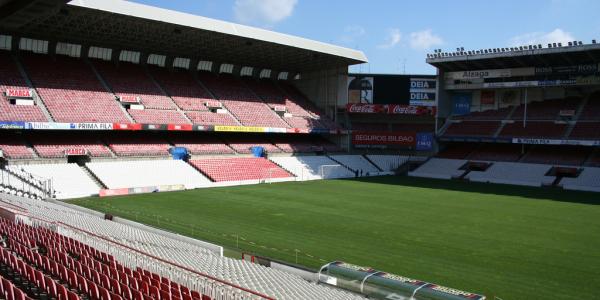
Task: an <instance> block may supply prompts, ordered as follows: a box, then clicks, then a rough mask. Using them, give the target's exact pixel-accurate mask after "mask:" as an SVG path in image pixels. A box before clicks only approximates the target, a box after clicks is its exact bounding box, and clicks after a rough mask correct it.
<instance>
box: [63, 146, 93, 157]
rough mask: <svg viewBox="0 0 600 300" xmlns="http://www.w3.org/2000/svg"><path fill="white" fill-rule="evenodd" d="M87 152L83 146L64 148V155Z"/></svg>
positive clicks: (78, 154)
mask: <svg viewBox="0 0 600 300" xmlns="http://www.w3.org/2000/svg"><path fill="white" fill-rule="evenodd" d="M87 154H88V152H87V150H86V149H83V148H71V149H66V150H65V156H81V155H87Z"/></svg>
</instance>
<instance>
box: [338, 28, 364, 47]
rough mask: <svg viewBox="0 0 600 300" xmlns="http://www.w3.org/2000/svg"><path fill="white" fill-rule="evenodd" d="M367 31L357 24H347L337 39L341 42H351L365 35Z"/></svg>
mask: <svg viewBox="0 0 600 300" xmlns="http://www.w3.org/2000/svg"><path fill="white" fill-rule="evenodd" d="M365 33H367V31H366V30H365V29H364V28H363V27H362V26H359V25H349V26H346V27H345V28H344V34H342V36H340V38H339V40H340V42H342V43H346V44H349V43H352V42H354V41H356V39H357V38H359V37H361V36H363V35H365Z"/></svg>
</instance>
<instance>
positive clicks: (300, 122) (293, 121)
mask: <svg viewBox="0 0 600 300" xmlns="http://www.w3.org/2000/svg"><path fill="white" fill-rule="evenodd" d="M284 120H285V121H286V122H287V123H288V124H289V125H290V126H291V127H293V128H300V129H313V128H327V127H325V125H322V123H321V122H319V120H317V119H314V118H310V117H285V118H284Z"/></svg>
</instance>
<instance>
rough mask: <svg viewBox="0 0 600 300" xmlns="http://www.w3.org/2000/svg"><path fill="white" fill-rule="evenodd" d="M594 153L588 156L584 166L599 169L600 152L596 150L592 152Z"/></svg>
mask: <svg viewBox="0 0 600 300" xmlns="http://www.w3.org/2000/svg"><path fill="white" fill-rule="evenodd" d="M593 151H594V152H593V153H592V154H591V155H590V157H589V158H588V160H587V161H586V162H585V165H586V166H590V167H600V151H599V150H598V148H596V149H595V150H593Z"/></svg>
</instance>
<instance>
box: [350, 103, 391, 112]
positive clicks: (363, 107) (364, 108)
mask: <svg viewBox="0 0 600 300" xmlns="http://www.w3.org/2000/svg"><path fill="white" fill-rule="evenodd" d="M346 110H347V111H348V112H349V113H362V114H379V113H387V111H388V105H381V104H358V103H354V104H347V105H346Z"/></svg>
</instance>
